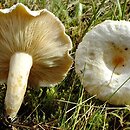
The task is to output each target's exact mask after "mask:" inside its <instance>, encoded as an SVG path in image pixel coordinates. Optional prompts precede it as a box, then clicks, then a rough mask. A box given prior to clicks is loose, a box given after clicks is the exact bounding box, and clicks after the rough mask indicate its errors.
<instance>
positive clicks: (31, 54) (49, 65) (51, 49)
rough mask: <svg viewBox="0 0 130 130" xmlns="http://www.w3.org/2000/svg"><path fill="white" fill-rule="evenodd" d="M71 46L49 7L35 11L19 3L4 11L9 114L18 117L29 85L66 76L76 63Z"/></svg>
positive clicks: (1, 36) (1, 64)
mask: <svg viewBox="0 0 130 130" xmlns="http://www.w3.org/2000/svg"><path fill="white" fill-rule="evenodd" d="M71 48H72V43H71V40H70V38H69V36H68V35H66V33H65V28H64V26H63V24H62V23H61V21H60V20H59V19H58V18H57V17H55V16H54V15H53V14H52V13H51V12H49V11H47V10H46V9H43V10H40V11H31V10H29V9H28V8H27V7H26V6H24V5H23V4H20V3H19V4H16V5H14V6H13V7H11V8H9V9H3V10H0V81H1V82H6V81H7V93H6V98H5V106H6V111H7V115H9V116H10V117H11V118H13V117H15V115H16V114H17V112H18V109H19V107H20V105H21V103H22V100H23V96H24V93H25V90H26V86H27V85H29V86H31V87H37V86H51V85H55V84H56V83H59V82H61V81H62V80H63V79H64V77H65V76H66V74H67V72H68V71H69V69H70V67H71V65H72V58H71V56H70V55H69V50H70V49H71ZM21 64H22V65H21ZM19 65H21V67H20V66H19ZM15 67H16V69H15ZM20 68H21V70H22V69H23V71H21V70H20ZM12 75H14V76H12ZM19 77H20V78H19ZM16 82H17V83H16ZM23 82H25V83H23ZM13 84H14V86H13ZM16 84H17V85H16ZM16 86H19V87H21V88H20V89H19V88H18V87H16ZM14 89H17V90H16V91H15V90H14ZM17 91H18V93H17ZM20 91H21V92H20ZM14 92H15V95H14ZM20 94H21V95H22V96H21V95H20ZM20 96H21V99H19V100H17V98H20ZM9 100H10V101H11V103H10V101H9ZM18 101H19V102H18ZM14 107H15V108H14ZM14 110H15V111H14Z"/></svg>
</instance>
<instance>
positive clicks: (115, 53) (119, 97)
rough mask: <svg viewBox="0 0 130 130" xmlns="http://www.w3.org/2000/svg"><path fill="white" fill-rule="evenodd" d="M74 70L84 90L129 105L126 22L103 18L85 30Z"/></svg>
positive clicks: (129, 48) (129, 46)
mask: <svg viewBox="0 0 130 130" xmlns="http://www.w3.org/2000/svg"><path fill="white" fill-rule="evenodd" d="M75 70H76V73H77V74H78V76H79V78H80V80H81V83H82V84H83V86H84V88H85V90H87V91H88V93H90V94H91V95H95V96H96V98H99V99H100V100H103V101H108V102H109V103H110V104H115V105H130V99H129V98H130V81H129V77H130V22H128V21H123V20H122V21H112V20H106V21H104V22H102V23H100V24H98V25H97V26H95V27H94V28H93V29H92V30H91V31H89V32H87V33H86V35H85V36H84V38H83V40H82V42H81V43H80V44H79V46H78V49H77V50H76V57H75Z"/></svg>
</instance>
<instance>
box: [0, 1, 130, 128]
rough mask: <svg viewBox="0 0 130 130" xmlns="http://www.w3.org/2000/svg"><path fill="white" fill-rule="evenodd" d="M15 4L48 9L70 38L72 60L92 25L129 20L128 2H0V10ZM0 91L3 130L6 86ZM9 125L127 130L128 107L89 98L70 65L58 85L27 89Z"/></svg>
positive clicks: (129, 118) (1, 125)
mask: <svg viewBox="0 0 130 130" xmlns="http://www.w3.org/2000/svg"><path fill="white" fill-rule="evenodd" d="M17 2H22V3H23V4H25V5H27V6H28V7H29V8H31V9H32V10H37V9H42V8H47V9H48V10H50V11H51V12H53V13H54V14H55V15H56V16H57V17H59V19H60V20H61V21H62V22H63V24H64V25H65V28H66V33H67V34H68V35H69V36H70V37H71V39H72V42H73V49H72V51H71V52H70V53H71V55H72V57H73V58H74V57H75V51H76V48H77V46H78V44H79V43H80V42H81V41H82V38H83V36H84V35H85V33H86V32H87V31H89V30H91V28H92V27H93V26H95V25H97V24H98V23H101V22H102V21H104V20H107V19H113V20H121V19H124V20H129V11H130V8H129V4H130V3H129V2H128V1H127V0H116V1H111V0H69V1H68V0H51V1H49V0H34V1H33V0H15V1H11V0H2V1H0V8H6V7H10V6H12V5H13V4H14V3H17ZM0 90H1V91H0V99H1V100H0V115H1V121H0V129H6V126H4V124H3V122H4V121H3V119H4V116H3V113H4V97H5V90H6V86H5V85H2V86H1V88H0ZM12 125H13V126H14V127H15V128H17V129H18V130H21V129H22V130H24V129H27V130H31V129H37V130H38V129H39V130H40V129H45V130H51V129H55V130H100V129H102V130H114V129H116V130H121V129H124V130H128V129H130V108H129V107H128V106H117V107H115V106H112V105H110V104H107V103H104V102H101V101H100V100H98V99H95V96H90V95H89V94H88V93H87V92H86V91H85V90H84V88H83V86H82V85H81V83H80V81H79V79H78V76H77V75H76V73H75V70H74V65H73V67H72V69H71V70H70V72H69V73H68V75H67V77H66V78H65V79H64V81H62V82H61V83H60V84H59V85H57V86H55V87H53V88H40V89H39V90H32V89H28V91H27V92H26V95H25V98H24V102H23V104H22V106H21V109H20V111H19V113H18V117H17V119H16V120H15V121H14V122H13V123H12ZM7 129H8V128H7Z"/></svg>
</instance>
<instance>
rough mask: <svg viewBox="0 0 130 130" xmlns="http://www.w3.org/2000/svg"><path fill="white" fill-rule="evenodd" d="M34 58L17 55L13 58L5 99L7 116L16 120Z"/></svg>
mask: <svg viewBox="0 0 130 130" xmlns="http://www.w3.org/2000/svg"><path fill="white" fill-rule="evenodd" d="M32 63H33V61H32V56H30V55H28V54H26V53H15V54H14V55H12V56H11V59H10V65H9V74H8V79H7V86H8V87H7V90H6V97H5V109H6V114H7V115H10V117H11V118H14V117H15V116H16V114H17V112H18V110H19V108H20V106H21V104H22V101H23V98H24V94H25V92H26V88H27V82H28V76H29V73H30V69H31V67H32Z"/></svg>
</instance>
